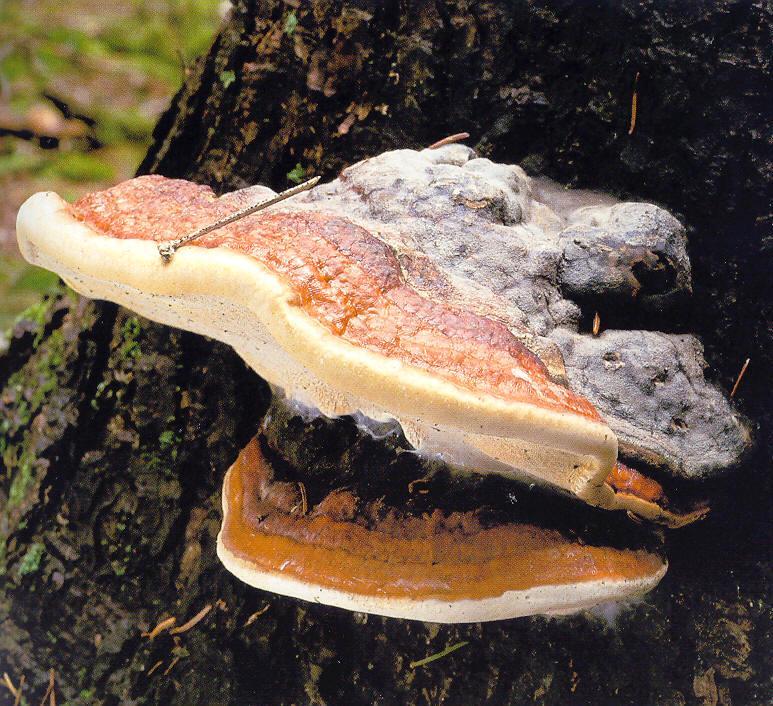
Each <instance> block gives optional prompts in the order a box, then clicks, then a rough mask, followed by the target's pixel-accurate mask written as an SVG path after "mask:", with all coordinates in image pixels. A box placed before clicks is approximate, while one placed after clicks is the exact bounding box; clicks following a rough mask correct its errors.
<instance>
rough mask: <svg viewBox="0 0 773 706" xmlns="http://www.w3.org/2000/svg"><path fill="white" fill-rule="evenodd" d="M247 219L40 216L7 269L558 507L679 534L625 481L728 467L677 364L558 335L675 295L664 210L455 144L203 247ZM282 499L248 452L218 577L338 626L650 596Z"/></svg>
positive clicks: (282, 490) (636, 553) (228, 511)
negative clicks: (396, 431)
mask: <svg viewBox="0 0 773 706" xmlns="http://www.w3.org/2000/svg"><path fill="white" fill-rule="evenodd" d="M261 198H270V199H274V198H275V195H274V193H273V192H272V191H270V190H269V189H266V188H264V187H250V188H247V189H243V190H240V191H236V192H232V193H228V194H225V195H223V196H220V197H217V196H216V195H215V194H214V193H213V192H212V191H211V190H210V189H209V188H208V187H206V186H200V185H197V184H193V183H191V182H187V181H182V180H175V179H166V178H164V177H160V176H143V177H138V178H135V179H132V180H130V181H127V182H124V183H122V184H119V185H117V186H115V187H113V188H111V189H108V190H106V191H103V192H99V193H95V194H90V195H87V196H85V197H83V198H81V199H80V200H78V201H77V202H75V203H74V204H72V205H69V204H67V203H65V202H64V201H63V200H62V199H61V198H60V197H59V196H57V195H56V194H54V193H40V194H37V195H35V196H33V197H31V198H30V199H29V200H28V201H27V202H26V203H25V204H24V205H23V206H22V208H21V210H20V212H19V216H18V223H17V233H18V240H19V246H20V248H21V251H22V253H23V254H24V256H25V257H26V258H27V259H28V260H29V261H30V262H33V263H35V264H38V265H40V266H42V267H46V268H48V269H51V270H53V271H55V272H57V273H59V274H60V275H61V276H62V278H63V279H64V280H65V281H66V282H67V283H68V284H69V285H70V286H71V287H72V288H73V289H75V290H77V291H79V292H81V293H82V294H85V295H86V296H89V297H93V298H98V299H107V300H110V301H114V302H117V303H119V304H122V305H124V306H127V307H128V308H130V309H132V310H134V311H136V312H138V313H140V314H142V315H144V316H146V317H148V318H150V319H153V320H155V321H159V322H161V323H164V324H168V325H172V326H177V327H180V328H183V329H186V330H189V331H193V332H196V333H200V334H204V335H207V336H210V337H212V338H216V339H219V340H221V341H224V342H226V343H228V344H230V345H231V346H232V347H233V348H234V349H235V350H236V351H237V352H238V353H239V354H240V355H241V357H242V358H243V359H244V360H245V361H246V362H247V363H248V365H250V366H251V367H252V368H253V369H254V370H255V371H256V372H257V373H258V374H259V375H260V376H262V377H263V378H264V379H266V380H267V381H268V382H269V383H270V384H271V385H272V388H273V390H274V391H275V393H276V396H277V397H280V398H284V399H286V400H288V401H291V402H292V403H295V404H299V405H302V406H303V407H304V408H305V409H308V410H314V412H315V413H317V414H321V415H324V416H326V417H341V416H343V415H351V416H352V417H353V418H354V419H356V420H357V422H358V424H359V425H360V426H361V427H362V428H364V429H366V430H367V429H371V430H372V429H375V428H377V427H378V426H379V425H381V424H383V423H384V422H387V421H390V420H391V421H393V422H396V423H399V426H400V428H401V430H402V432H403V433H404V435H405V438H406V439H407V441H408V442H409V444H410V445H411V446H412V447H413V449H415V450H416V451H417V452H419V454H422V455H424V456H428V457H432V458H433V459H439V460H440V461H442V462H444V463H445V464H447V465H448V466H450V467H453V468H455V469H463V470H464V471H466V472H469V473H473V474H493V475H494V476H496V477H502V478H506V479H510V480H516V481H524V480H526V481H528V482H530V483H537V484H540V485H544V486H548V487H550V488H553V489H556V490H558V491H560V492H561V493H563V494H564V495H567V496H570V497H572V498H574V499H575V503H576V500H578V499H579V500H581V501H584V502H585V503H587V504H588V505H591V506H596V507H598V508H603V509H606V510H627V511H629V512H630V513H633V514H635V515H638V516H640V517H643V518H646V519H649V520H653V521H655V522H658V523H661V524H666V525H670V526H679V525H682V524H685V523H687V522H691V521H693V520H695V519H698V518H699V517H701V516H702V515H703V514H705V508H704V507H703V506H701V505H692V506H690V505H684V506H683V505H680V503H679V502H678V498H675V497H672V495H671V493H670V492H666V490H664V488H663V486H662V485H661V483H659V482H656V481H655V480H654V479H652V478H649V477H646V476H645V475H643V474H642V473H641V472H639V471H637V470H633V468H632V466H639V467H641V468H644V467H646V468H649V469H653V470H655V471H656V472H657V473H659V474H660V478H661V479H663V478H665V479H666V480H667V479H668V477H669V476H671V477H677V478H679V477H681V478H685V477H697V476H705V475H709V474H711V473H714V472H716V471H718V470H720V469H722V468H724V467H727V466H729V465H731V464H732V463H734V462H735V461H736V460H737V459H738V457H739V456H740V454H741V453H742V452H743V451H744V450H745V448H746V447H747V446H748V444H749V435H748V432H747V430H746V427H745V426H744V424H743V422H742V421H741V420H740V419H739V418H738V416H737V415H736V414H734V412H733V410H732V407H731V405H730V403H729V402H728V400H727V399H726V398H725V397H724V396H723V395H722V393H721V392H720V391H719V390H718V389H716V388H714V387H712V386H711V385H710V384H708V383H706V381H705V380H704V379H703V375H702V356H701V349H700V344H699V343H698V342H697V341H695V339H693V338H691V337H689V336H674V335H669V334H660V333H656V332H653V331H636V332H617V331H605V332H603V333H601V335H599V336H598V337H595V336H591V335H589V334H583V333H581V332H580V330H579V329H580V324H579V322H580V319H581V313H582V312H581V306H582V302H583V298H584V297H588V298H589V299H590V300H592V301H593V304H594V306H595V305H597V304H598V301H599V300H601V301H604V300H613V299H618V300H619V299H621V298H622V299H625V300H626V301H629V302H631V303H632V306H634V307H640V308H641V309H642V311H644V312H645V313H646V312H651V311H652V310H653V309H656V310H663V308H664V307H668V306H670V305H671V302H672V301H675V300H677V299H678V298H679V297H680V296H682V295H683V294H685V293H688V292H689V289H690V269H689V261H688V260H687V256H686V247H685V239H684V229H683V228H682V226H681V225H680V224H679V223H678V221H676V219H674V218H673V217H672V216H670V214H668V213H667V212H665V211H663V210H662V209H659V208H658V207H656V206H653V205H650V204H633V203H622V204H621V203H616V202H614V201H613V200H611V199H609V198H608V197H601V196H599V195H596V194H586V193H584V192H578V193H572V192H569V193H567V192H564V191H563V190H561V189H559V188H557V187H556V186H555V185H552V184H550V183H548V182H542V181H539V182H538V181H534V180H532V179H530V178H529V177H527V176H526V174H525V173H524V172H523V171H522V170H521V169H520V168H518V167H514V166H506V165H499V164H494V163H492V162H490V161H489V160H486V159H478V158H477V157H476V156H475V154H474V153H473V152H472V150H470V149H469V148H467V147H464V146H462V145H459V144H450V145H445V146H441V147H440V148H438V149H434V150H423V151H419V152H416V151H411V150H399V151H396V152H390V153H385V154H383V155H380V156H379V157H375V158H372V159H369V160H366V161H364V162H361V163H358V164H356V165H353V166H352V167H350V168H348V169H346V170H345V171H344V172H343V173H342V174H341V176H340V177H339V178H338V179H337V180H335V181H334V182H332V183H330V184H325V185H322V186H319V187H317V188H315V189H314V190H312V191H309V192H308V193H306V194H303V195H300V196H295V197H294V198H293V199H292V201H287V202H285V203H283V204H281V205H277V206H275V207H274V208H272V210H270V211H267V212H264V213H261V214H254V215H249V216H247V217H245V218H242V219H240V220H236V221H233V222H228V223H226V224H224V225H222V227H218V228H217V229H206V226H207V225H208V224H212V223H217V222H219V221H231V220H232V219H229V216H230V215H231V214H233V213H234V212H237V211H239V210H241V209H245V208H248V207H249V206H250V204H253V203H254V202H255V201H256V200H258V199H261ZM205 230H209V231H210V232H201V234H200V237H197V238H196V239H195V241H191V242H190V243H189V244H187V245H185V246H184V247H181V248H179V249H178V250H177V251H176V252H175V253H174V257H168V254H167V257H165V258H162V257H160V256H159V250H160V249H161V250H164V248H165V247H166V246H165V244H166V243H168V242H169V241H174V240H177V239H179V238H180V236H184V235H185V234H187V233H194V232H196V231H205ZM159 246H160V247H159ZM637 341H638V343H636V342H637ZM643 350H644V351H648V352H649V353H650V355H651V356H652V361H646V360H644V361H642V360H641V359H642V358H644V355H643V354H642V351H643ZM653 361H654V362H653ZM607 393H608V394H607ZM674 419H679V420H681V424H677V425H675V423H674ZM619 452H620V456H621V458H623V459H624V460H625V461H626V463H622V462H621V460H619V459H618V453H619ZM288 492H289V491H288V490H287V487H286V485H282V482H279V481H275V479H274V477H273V471H272V470H271V465H270V464H269V463H268V461H266V460H265V459H264V458H263V457H262V455H261V453H260V450H259V444H258V442H257V441H255V442H252V444H251V445H250V446H249V447H248V448H247V449H246V450H245V451H243V452H242V454H241V456H240V457H239V459H238V460H237V461H236V463H235V464H234V466H233V467H232V468H231V469H230V470H229V472H228V476H227V479H226V483H225V489H224V510H225V521H224V527H223V531H222V533H221V540H220V544H219V553H220V556H221V559H222V560H223V562H224V563H225V565H226V566H227V567H228V568H229V569H230V570H231V571H233V572H234V573H235V574H236V575H237V576H239V577H241V578H242V579H244V580H245V581H246V582H248V583H250V584H253V585H257V586H260V587H263V588H267V589H269V590H274V591H277V592H280V593H286V594H289V595H294V596H298V597H301V598H306V599H314V600H319V601H321V602H324V603H330V604H334V605H341V606H345V607H348V608H352V609H355V610H363V611H371V612H376V613H381V614H384V615H395V616H402V617H411V618H420V619H425V620H441V621H459V620H486V619H495V618H503V617H512V616H517V615H525V614H530V613H535V612H554V613H560V612H566V611H570V610H575V609H578V608H581V607H584V606H588V605H592V604H593V603H597V602H600V601H602V600H609V599H613V598H620V597H624V596H630V595H636V594H640V593H643V592H644V591H646V590H648V589H649V588H651V587H652V586H654V585H655V584H656V583H657V581H658V580H659V579H660V577H661V576H662V575H663V573H664V571H665V566H666V564H665V562H664V560H662V559H661V558H660V557H659V555H658V553H657V552H656V551H652V550H649V549H643V548H642V547H643V546H644V545H643V544H642V542H641V541H639V540H637V543H634V544H635V546H633V545H631V546H624V547H612V546H590V545H588V544H586V543H584V542H581V541H579V540H578V539H576V538H575V539H573V540H570V539H567V536H568V535H567V534H566V533H565V532H562V531H560V530H556V529H545V528H542V527H538V526H537V525H534V524H530V523H528V522H514V523H513V522H510V523H508V522H507V521H506V520H501V522H500V525H499V526H497V527H491V526H488V525H486V524H485V523H484V524H481V523H480V520H479V518H478V517H477V516H476V515H474V513H473V514H470V513H465V512H457V513H455V514H454V513H453V512H451V513H450V514H449V513H446V514H445V515H443V516H442V517H439V516H437V513H430V514H429V515H428V516H425V515H426V513H425V515H415V514H414V515H412V514H410V513H409V514H405V513H401V511H400V509H399V508H393V509H392V510H390V511H389V512H387V513H386V514H385V511H383V508H382V509H381V510H379V511H377V510H376V509H375V506H374V504H373V502H374V501H373V500H372V499H371V500H367V501H366V500H364V499H362V498H358V497H356V496H355V495H351V494H349V495H347V492H348V491H346V490H345V489H340V490H339V491H333V492H330V493H328V494H327V495H325V496H324V497H322V496H320V497H318V498H317V499H316V504H314V505H313V506H312V507H310V508H309V512H308V514H301V515H299V514H298V513H297V512H295V511H292V510H291V509H290V506H288V502H289V500H288V497H287V495H288ZM566 502H570V501H568V500H567V501H566ZM296 505H297V503H294V504H293V505H292V506H293V507H295V506H296ZM354 508H356V509H354ZM594 512H595V513H596V514H597V515H599V520H598V521H599V522H600V523H604V522H605V521H606V520H604V519H601V516H602V515H604V513H600V512H597V511H594ZM441 514H442V513H441ZM615 514H619V513H615ZM387 516H388V519H386V518H387ZM570 534H571V533H570Z"/></svg>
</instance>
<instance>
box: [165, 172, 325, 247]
mask: <svg viewBox="0 0 773 706" xmlns="http://www.w3.org/2000/svg"><path fill="white" fill-rule="evenodd" d="M320 179H321V177H314V178H313V179H309V180H308V181H304V182H303V183H302V184H298V186H294V187H292V189H287V190H286V191H281V192H280V193H278V194H276V195H275V196H272V197H271V198H268V199H266V200H265V201H260V202H259V203H256V204H253V205H252V206H248V207H247V208H243V209H242V210H241V211H236V213H232V214H231V215H230V216H226V217H225V218H222V219H221V220H219V221H216V222H215V223H210V224H209V225H207V226H204V227H203V228H199V229H198V230H195V231H193V233H188V235H184V236H183V237H182V238H177V239H176V240H167V241H166V242H164V243H159V244H158V252H159V254H160V255H161V259H162V260H163V261H164V262H169V261H170V260H171V259H172V255H174V253H175V251H176V250H177V248H179V247H180V246H182V245H185V243H189V242H190V241H191V240H194V239H195V238H200V237H201V236H202V235H206V234H207V233H211V232H212V231H213V230H217V229H218V228H222V227H223V226H227V225H228V224H229V223H233V222H234V221H238V220H240V219H242V218H245V217H246V216H249V215H252V214H253V213H255V212H257V211H262V210H263V209H265V208H268V207H269V206H273V205H274V204H275V203H279V202H280V201H284V200H285V199H289V198H290V197H291V196H295V195H296V194H300V193H301V192H302V191H308V190H309V189H311V188H312V187H313V186H315V185H316V184H317V182H318V181H319V180H320Z"/></svg>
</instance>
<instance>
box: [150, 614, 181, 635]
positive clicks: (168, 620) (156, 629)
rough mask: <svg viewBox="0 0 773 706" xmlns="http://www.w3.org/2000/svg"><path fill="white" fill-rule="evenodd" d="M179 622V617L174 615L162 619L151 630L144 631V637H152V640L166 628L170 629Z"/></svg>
mask: <svg viewBox="0 0 773 706" xmlns="http://www.w3.org/2000/svg"><path fill="white" fill-rule="evenodd" d="M176 622H177V618H175V617H174V616H172V617H171V618H166V619H165V620H162V621H161V622H160V623H159V624H158V625H156V627H154V628H153V629H152V630H151V631H150V632H144V633H142V637H147V638H150V639H151V640H152V639H153V638H155V637H158V635H160V634H161V633H162V632H164V630H169V628H171V627H172V626H173V625H174V624H175V623H176Z"/></svg>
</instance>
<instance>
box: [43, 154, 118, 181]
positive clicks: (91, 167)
mask: <svg viewBox="0 0 773 706" xmlns="http://www.w3.org/2000/svg"><path fill="white" fill-rule="evenodd" d="M45 174H46V176H48V175H50V176H55V177H59V178H62V179H67V180H69V181H74V182H92V181H112V180H113V179H114V178H115V170H114V169H113V167H112V165H111V164H109V163H108V162H106V161H105V160H103V159H100V158H99V157H95V156H93V155H91V154H84V153H82V152H73V151H70V152H62V153H61V154H59V155H57V156H56V157H55V158H53V159H52V160H51V161H50V162H49V164H48V165H47V166H46V169H45Z"/></svg>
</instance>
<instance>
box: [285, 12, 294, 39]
mask: <svg viewBox="0 0 773 706" xmlns="http://www.w3.org/2000/svg"><path fill="white" fill-rule="evenodd" d="M297 26H298V17H297V15H296V14H295V10H290V12H289V14H288V15H287V17H286V18H285V26H284V29H283V30H282V31H283V32H284V33H285V34H286V35H287V36H288V37H292V36H293V32H295V28H296V27H297Z"/></svg>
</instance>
